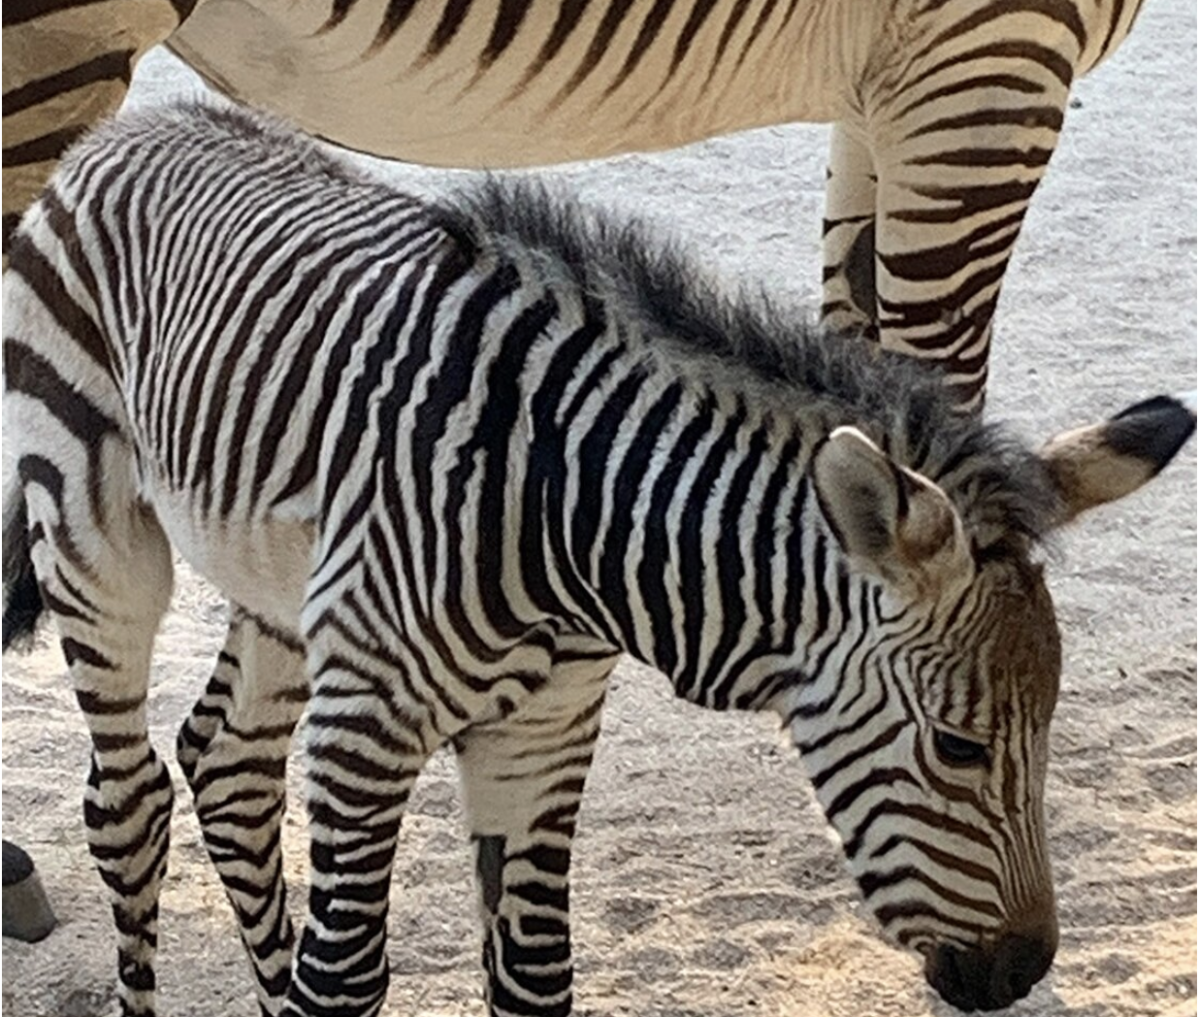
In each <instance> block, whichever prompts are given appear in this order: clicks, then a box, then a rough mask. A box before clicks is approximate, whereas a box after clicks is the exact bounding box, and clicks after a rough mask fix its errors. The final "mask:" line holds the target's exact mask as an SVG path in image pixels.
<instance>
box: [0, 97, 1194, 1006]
mask: <svg viewBox="0 0 1199 1017" xmlns="http://www.w3.org/2000/svg"><path fill="white" fill-rule="evenodd" d="M715 293H716V288H715V287H714V286H713V285H712V284H711V282H709V281H705V280H704V278H703V277H702V276H700V275H697V273H696V271H695V269H694V267H693V266H691V265H690V264H689V263H688V262H686V261H685V260H684V259H682V258H681V257H679V256H678V255H676V254H674V253H671V252H670V251H668V250H663V249H662V247H661V245H657V244H655V243H654V242H653V241H652V240H651V238H650V237H648V236H647V235H645V234H643V233H642V232H640V231H638V230H637V229H633V228H622V227H619V226H616V225H614V224H612V223H610V222H608V221H607V220H605V219H604V218H603V217H601V216H596V215H592V214H588V213H585V212H584V211H583V210H581V209H579V208H577V207H574V206H571V205H569V204H567V203H562V202H555V201H553V200H551V199H550V198H549V197H547V196H546V195H544V194H542V193H541V192H538V191H535V190H529V189H519V188H518V189H512V188H509V187H504V186H500V185H497V184H492V185H489V186H487V187H485V188H482V189H479V190H477V191H474V192H470V193H467V194H464V195H460V196H458V197H457V198H455V199H453V200H447V201H446V202H444V203H441V204H429V203H424V202H421V201H418V200H417V199H414V198H411V197H409V196H406V195H404V194H401V193H397V192H395V191H393V190H391V189H389V188H386V187H383V186H381V185H377V184H374V183H371V182H369V181H366V180H363V179H361V178H359V177H358V176H356V175H355V174H354V173H353V172H352V171H350V170H348V169H347V168H345V167H344V166H342V165H341V164H340V163H338V162H337V161H335V160H332V159H330V158H328V157H327V156H325V155H323V154H322V153H321V152H320V151H319V150H317V149H316V148H314V147H313V146H312V145H311V143H309V142H307V141H305V140H303V139H301V138H299V137H297V136H295V135H294V134H291V133H290V132H288V131H286V130H285V129H283V128H281V127H280V126H278V125H276V124H275V123H273V122H272V121H269V120H265V119H261V118H257V117H253V116H250V115H247V114H243V113H240V112H231V111H218V110H214V109H208V108H205V107H202V106H200V107H191V106H188V107H182V108H175V109H167V110H159V111H153V112H147V113H142V114H137V115H131V116H127V117H125V118H122V119H118V120H117V121H114V122H112V123H110V124H108V125H106V126H104V127H102V128H101V129H100V130H99V131H97V132H96V133H95V134H93V135H92V136H90V138H89V139H88V140H85V141H84V142H82V143H81V144H80V146H79V147H78V148H76V149H75V150H74V151H73V152H72V154H70V155H69V156H68V157H67V159H66V160H64V162H63V165H62V167H61V169H60V170H59V171H58V173H57V174H56V176H55V178H54V180H53V182H52V184H51V186H50V188H49V189H48V190H47V192H46V193H45V194H44V195H43V196H42V198H41V199H39V201H38V202H37V203H36V204H35V205H34V207H33V209H32V210H31V212H30V213H29V215H28V216H27V217H26V218H25V220H24V221H23V224H22V225H21V227H20V229H19V231H18V235H17V240H16V243H15V244H14V247H13V250H12V261H11V271H10V274H9V277H8V278H7V280H6V284H5V307H4V328H5V337H4V357H5V377H6V386H7V397H6V400H5V412H6V414H7V424H8V426H9V431H8V434H9V436H10V441H11V442H12V443H13V445H14V448H15V453H16V455H15V461H16V476H15V479H14V480H13V481H12V482H11V484H10V485H9V486H8V488H7V489H6V522H5V528H4V562H5V570H6V572H5V630H4V641H5V646H6V647H7V646H9V645H10V644H11V643H12V642H13V641H14V640H17V639H19V637H20V636H21V635H22V634H24V633H27V632H29V631H31V630H32V628H33V625H34V623H35V622H36V619H37V617H38V615H39V614H40V613H41V611H42V610H43V609H48V610H49V612H50V613H51V614H53V615H54V617H55V620H56V621H57V625H58V630H59V636H60V640H61V644H62V648H63V651H64V654H65V656H66V659H67V662H68V666H69V670H70V673H71V678H72V680H73V682H74V684H75V688H76V691H77V694H78V698H79V702H80V705H81V707H82V709H83V713H84V716H85V719H86V721H87V723H88V726H89V729H90V732H91V736H92V745H93V753H92V771H91V776H90V778H89V781H88V788H87V792H86V795H85V820H86V825H87V829H88V837H89V844H90V847H91V850H92V853H93V855H94V857H95V860H96V864H97V866H98V867H99V870H100V872H101V874H102V876H103V878H104V880H105V882H106V883H107V884H108V886H109V888H110V890H111V891H112V900H113V907H114V916H115V924H116V928H117V937H118V954H119V967H118V970H119V978H120V998H121V1001H122V1006H123V1009H124V1012H125V1013H127V1014H139V1015H146V1014H151V1013H153V1012H154V985H155V974H154V947H155V943H156V936H157V907H158V903H157V902H158V890H159V885H160V881H161V879H162V875H163V872H164V871H165V865H166V856H167V838H168V830H169V819H170V811H171V784H170V780H169V778H168V775H167V771H166V768H165V766H164V764H163V762H162V761H161V759H160V758H159V757H158V756H157V754H156V753H155V750H154V748H153V746H151V744H150V742H149V738H148V734H147V729H146V717H145V709H146V694H147V684H148V665H149V660H150V654H151V645H152V640H153V637H154V633H155V630H156V629H157V626H158V623H159V620H160V618H161V616H162V614H163V612H164V610H165V608H166V606H167V600H168V596H169V591H170V585H171V556H170V553H169V544H168V541H171V542H173V543H174V544H175V545H176V546H177V547H178V548H179V549H180V550H181V551H182V553H183V554H184V555H185V556H186V557H187V558H188V559H189V560H190V561H191V562H192V563H193V564H194V566H195V567H196V568H197V569H198V570H199V571H200V572H201V573H203V574H204V575H206V576H208V577H209V578H210V579H211V580H213V581H214V582H215V583H216V584H217V585H218V586H219V587H220V588H221V589H222V590H223V591H224V592H225V593H226V594H227V595H228V596H229V598H230V600H231V601H232V602H233V603H234V604H235V605H236V610H235V613H234V622H233V624H232V625H231V628H230V633H229V637H228V641H227V644H226V647H225V650H224V652H223V653H222V655H221V659H220V661H219V662H218V665H217V669H216V671H215V672H214V675H213V678H212V680H211V682H210V683H209V685H208V688H207V689H206V690H205V692H204V694H203V695H202V696H201V697H200V699H199V701H198V702H197V705H196V708H195V710H194V711H193V713H192V715H191V717H189V718H188V720H187V722H186V723H185V724H184V726H183V729H182V731H181V734H180V739H179V753H180V760H181V763H182V765H183V768H184V772H185V774H186V775H187V778H188V781H189V784H190V785H191V787H192V790H193V792H194V794H195V796H196V810H197V814H198V816H199V818H200V822H201V826H202V829H203V831H204V836H205V840H206V844H207V846H208V849H209V852H210V854H211V856H212V859H213V861H214V863H215V865H216V867H217V869H218V871H219V873H220V875H221V878H222V879H223V880H224V882H225V885H226V887H227V889H228V893H229V897H230V900H231V902H232V904H233V906H234V910H235V912H236V914H237V917H238V920H239V924H240V926H241V930H242V935H243V938H244V940H245V942H246V946H247V949H248V954H249V957H250V961H251V963H252V965H253V967H254V970H255V974H256V977H257V982H258V991H259V1000H260V1003H261V1007H262V1011H263V1012H264V1013H266V1014H271V1015H275V1014H280V1013H282V1014H289V1015H300V1014H303V1015H329V1014H338V1015H342V1017H344V1015H351V1014H352V1015H368V1014H375V1013H378V1011H379V1009H380V1007H381V1006H382V1002H383V999H384V996H385V993H386V987H387V979H388V972H387V961H386V956H385V952H384V942H385V931H386V917H387V898H388V888H389V883H390V875H391V868H392V864H393V856H394V851H395V843H396V836H397V832H398V829H399V825H400V821H401V817H402V814H403V811H404V806H405V803H406V801H407V798H408V795H409V792H410V790H411V788H412V785H413V782H414V781H415V779H416V777H417V775H418V773H419V772H420V770H421V767H422V766H423V764H424V762H425V761H426V760H427V759H428V758H429V756H430V754H431V753H432V752H433V751H434V750H435V749H436V748H437V747H438V746H440V745H442V744H445V743H447V742H448V743H450V744H452V745H453V747H454V748H455V749H456V751H457V753H458V759H459V764H460V768H461V772H462V781H463V787H464V794H465V801H466V807H467V814H468V821H469V825H470V834H471V838H472V842H473V844H474V851H475V861H476V871H477V876H478V886H479V906H480V914H481V918H482V924H483V943H484V947H483V960H484V966H485V969H486V972H487V999H488V1006H489V1010H490V1013H492V1014H493V1015H518V1014H519V1015H540V1017H546V1015H562V1014H567V1013H569V1012H570V1009H571V999H572V968H571V954H570V934H569V917H568V896H569V894H568V874H569V867H570V857H571V842H572V839H573V835H574V830H575V819H576V814H577V809H578V806H579V802H580V798H581V794H582V791H583V785H584V781H585V778H586V774H587V770H588V767H589V764H590V760H591V755H592V750H593V748H594V744H595V739H596V737H597V735H598V731H599V727H600V715H601V709H602V704H603V699H604V691H605V687H606V682H607V678H608V676H609V674H610V672H611V670H612V668H613V666H614V665H615V662H616V660H617V656H618V654H619V653H620V652H622V651H627V652H629V653H632V654H634V655H636V656H637V657H639V658H641V659H642V660H644V661H647V662H649V663H651V664H653V665H654V666H656V667H657V668H659V669H660V670H661V671H663V672H664V673H665V674H666V675H667V676H668V678H669V680H670V681H671V682H672V684H673V686H674V688H675V690H676V692H677V694H678V695H680V696H682V697H684V698H686V699H688V700H690V701H692V702H695V703H699V704H702V705H706V706H709V707H712V708H714V709H756V710H774V711H776V712H777V713H778V714H779V715H780V716H781V717H782V718H783V720H784V723H785V724H786V725H787V726H788V727H789V729H790V731H791V733H792V735H793V738H794V740H795V743H796V745H797V746H798V748H799V749H800V751H801V753H802V754H803V756H804V758H805V760H806V763H807V765H808V767H809V771H810V774H811V777H812V781H813V784H814V786H815V788H816V792H817V795H818V797H819V800H820V802H821V804H822V806H823V808H824V810H825V813H826V815H827V817H828V820H829V822H830V823H831V824H832V826H833V827H834V829H835V830H836V831H837V832H838V834H839V835H840V837H841V839H842V841H843V843H844V847H845V854H846V857H847V860H848V862H849V866H850V870H851V872H852V873H853V875H854V877H855V878H856V880H857V882H858V885H859V886H860V888H861V890H862V892H863V895H864V897H865V899H866V901H867V903H868V905H869V907H870V909H871V911H872V912H873V913H874V915H875V916H876V917H877V918H878V920H879V922H880V924H881V926H882V928H883V930H884V932H885V933H886V934H887V935H888V936H889V937H891V938H892V939H893V940H895V941H896V942H898V943H900V944H902V945H904V946H907V947H909V948H912V949H915V950H917V951H919V952H920V953H922V954H923V955H924V957H925V958H926V974H927V977H928V980H929V982H930V983H931V984H932V985H933V986H934V987H935V988H936V989H937V990H938V991H939V992H940V993H941V994H942V995H943V996H944V997H945V998H946V999H948V1000H950V1001H951V1002H953V1003H955V1004H957V1005H959V1006H962V1007H965V1008H971V1007H981V1008H995V1007H1000V1006H1004V1005H1006V1004H1008V1003H1010V1002H1011V1001H1012V1000H1014V999H1016V998H1019V997H1021V996H1023V995H1025V994H1026V993H1027V992H1028V991H1029V990H1030V988H1031V987H1032V985H1033V984H1034V983H1035V982H1036V981H1037V980H1038V979H1040V978H1041V976H1042V975H1043V974H1044V972H1045V971H1046V970H1047V968H1048V966H1049V964H1050V962H1051V959H1052V957H1053V954H1054V951H1055V949H1056V944H1057V922H1056V914H1055V907H1054V899H1053V889H1052V882H1051V878H1050V870H1049V863H1048V857H1047V849H1046V844H1045V835H1044V821H1043V808H1042V793H1043V784H1044V779H1045V768H1046V756H1047V733H1048V725H1049V721H1050V717H1051V714H1052V712H1053V707H1054V702H1055V699H1056V694H1057V684H1058V678H1059V671H1060V653H1059V644H1058V632H1057V626H1056V622H1055V620H1054V615H1053V610H1052V604H1051V602H1050V599H1049V596H1048V593H1047V590H1046V588H1045V585H1044V582H1043V578H1042V572H1041V568H1040V566H1039V565H1037V564H1036V563H1035V562H1034V560H1033V555H1034V549H1035V546H1036V543H1037V541H1038V540H1039V539H1040V538H1041V537H1042V536H1043V535H1044V534H1045V533H1047V532H1048V531H1050V530H1051V529H1052V528H1053V527H1056V526H1057V525H1059V524H1062V523H1064V522H1066V521H1068V520H1069V519H1071V518H1073V516H1074V515H1076V514H1077V513H1078V512H1080V511H1082V510H1084V509H1086V508H1089V507H1092V506H1094V505H1098V504H1101V503H1103V502H1106V501H1110V500H1112V499H1114V498H1117V497H1120V496H1122V495H1123V494H1125V493H1127V492H1129V491H1131V490H1133V489H1135V488H1136V487H1138V486H1140V484H1142V483H1143V482H1144V481H1145V480H1147V479H1149V478H1150V477H1151V476H1152V475H1153V474H1155V473H1156V472H1157V471H1158V470H1159V469H1161V468H1162V467H1163V466H1164V465H1165V463H1166V462H1168V461H1169V459H1170V458H1171V457H1172V456H1173V454H1174V453H1175V452H1176V451H1177V450H1178V448H1179V447H1180V446H1181V445H1182V443H1183V442H1184V441H1186V439H1187V437H1188V436H1189V435H1190V434H1191V433H1192V431H1193V429H1194V415H1193V412H1192V410H1191V409H1188V408H1186V407H1184V406H1182V405H1180V404H1179V403H1178V402H1176V401H1174V400H1171V399H1165V398H1159V399H1154V400H1150V401H1149V402H1146V403H1142V404H1138V405H1137V406H1135V407H1132V408H1131V409H1129V410H1127V411H1125V413H1123V414H1121V415H1120V416H1118V417H1116V418H1114V419H1113V420H1111V421H1108V422H1106V423H1103V424H1099V425H1095V426H1093V427H1088V428H1083V429H1081V430H1079V431H1076V432H1072V433H1070V434H1067V435H1063V436H1059V438H1058V439H1056V440H1055V441H1053V442H1051V443H1050V444H1049V445H1047V446H1046V447H1045V448H1044V449H1043V450H1042V451H1041V452H1039V453H1033V452H1030V451H1028V450H1027V449H1025V448H1023V447H1022V446H1020V445H1019V444H1018V443H1016V442H1015V441H1014V440H1012V439H1011V438H1010V437H1008V436H1006V435H1005V434H1004V433H1003V432H1002V431H1000V430H996V429H993V428H988V427H984V426H983V425H981V424H980V423H979V422H977V421H975V420H972V419H966V418H964V417H962V416H961V415H959V414H956V413H954V412H953V409H952V403H951V401H950V399H949V396H948V395H947V393H945V391H944V389H943V387H942V386H939V385H938V382H937V379H936V378H935V377H934V376H932V375H930V374H929V373H927V372H926V371H925V370H923V369H921V368H919V367H918V366H915V365H912V364H909V363H906V362H903V361H901V360H899V359H896V358H892V357H889V356H886V355H876V354H875V353H874V352H873V350H872V348H871V347H870V345H869V344H867V343H864V342H856V341H852V340H847V341H845V342H844V343H827V342H824V341H823V340H822V338H821V336H820V335H819V334H818V333H816V332H815V331H813V330H812V329H811V328H809V327H808V326H807V325H806V324H805V322H804V318H803V317H802V316H801V315H799V314H796V313H791V312H787V311H785V310H784V309H780V308H776V307H773V306H771V305H770V304H769V303H768V302H767V301H765V300H764V299H761V300H749V299H745V298H739V299H737V300H724V299H722V298H720V297H718V296H716V295H715ZM306 701H307V711H308V713H307V743H306V752H305V759H306V768H307V774H306V776H307V800H306V805H307V809H308V812H309V817H310V836H311V844H310V887H309V890H308V901H307V909H306V920H305V923H304V927H303V931H302V933H301V935H300V936H299V937H298V942H297V937H296V936H295V935H294V933H293V930H292V926H291V923H290V920H289V918H288V910H287V902H286V895H285V887H284V884H283V880H282V876H281V866H280V855H279V831H280V820H281V816H282V812H283V808H284V790H285V788H284V766H285V759H286V753H287V748H288V743H289V740H290V736H291V732H292V729H293V727H294V725H295V723H296V721H297V719H298V717H299V714H300V713H301V711H302V710H303V709H304V708H305V702H306ZM293 954H294V961H293Z"/></svg>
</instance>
